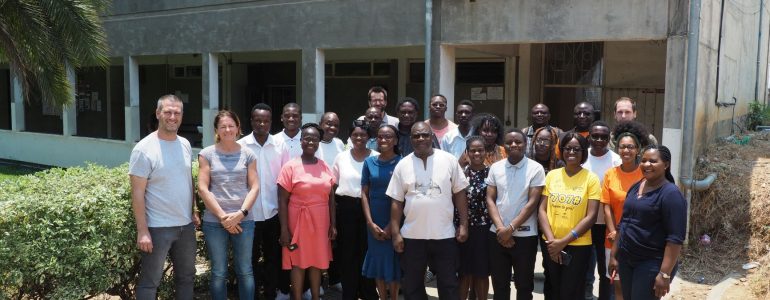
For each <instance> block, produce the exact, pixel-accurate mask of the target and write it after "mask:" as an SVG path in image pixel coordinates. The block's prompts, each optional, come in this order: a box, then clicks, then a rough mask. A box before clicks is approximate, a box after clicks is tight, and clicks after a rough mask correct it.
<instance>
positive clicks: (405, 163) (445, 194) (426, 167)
mask: <svg viewBox="0 0 770 300" xmlns="http://www.w3.org/2000/svg"><path fill="white" fill-rule="evenodd" d="M467 186H468V179H467V178H466V177H465V174H463V171H462V169H460V164H459V163H457V158H455V157H454V156H452V154H449V153H448V152H445V151H442V150H439V149H433V154H432V155H430V156H428V158H427V159H426V162H425V163H424V164H423V160H422V159H420V158H419V157H417V156H415V155H414V153H412V154H409V155H407V156H406V157H404V158H403V159H401V161H400V162H398V164H397V165H396V168H395V170H393V177H391V178H390V183H389V184H388V190H387V191H386V192H385V194H386V195H388V196H389V197H391V198H393V199H395V200H397V201H402V202H404V216H405V219H404V225H403V226H402V227H401V235H402V236H403V237H404V238H408V239H423V240H441V239H448V238H453V237H454V236H455V226H454V222H453V219H454V203H453V202H452V195H453V194H454V193H458V192H460V191H462V190H463V189H465V188H466V187H467Z"/></svg>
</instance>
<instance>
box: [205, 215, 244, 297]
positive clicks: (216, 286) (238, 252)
mask: <svg viewBox="0 0 770 300" xmlns="http://www.w3.org/2000/svg"><path fill="white" fill-rule="evenodd" d="M241 228H242V229H243V232H241V233H239V234H230V233H228V232H227V230H225V228H224V227H222V224H219V223H215V222H203V238H204V239H205V240H206V247H207V248H208V252H209V259H210V260H211V286H210V289H211V298H212V299H217V300H218V299H223V300H224V299H227V246H228V242H232V243H233V263H234V264H235V274H236V275H237V277H238V297H239V298H240V299H254V273H253V271H252V268H251V248H252V245H253V244H252V243H253V242H254V221H243V222H241Z"/></svg>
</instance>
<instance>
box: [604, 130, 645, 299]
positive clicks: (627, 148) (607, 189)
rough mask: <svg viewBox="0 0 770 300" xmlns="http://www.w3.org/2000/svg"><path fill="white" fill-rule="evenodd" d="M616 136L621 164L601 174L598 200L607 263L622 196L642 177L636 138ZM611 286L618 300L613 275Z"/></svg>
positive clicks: (617, 282) (617, 285) (625, 134)
mask: <svg viewBox="0 0 770 300" xmlns="http://www.w3.org/2000/svg"><path fill="white" fill-rule="evenodd" d="M616 136H617V137H618V139H617V140H616V141H615V142H616V145H617V149H618V154H620V159H621V161H622V164H621V165H620V166H617V167H614V168H611V169H609V170H607V172H606V173H605V174H604V181H603V182H602V196H601V199H600V200H601V203H602V209H604V218H605V221H606V224H607V235H606V237H607V238H606V239H605V241H604V247H605V253H606V255H605V257H606V259H607V263H609V257H610V250H611V249H612V243H614V242H615V236H616V234H617V231H616V230H617V226H618V223H620V218H621V217H622V216H623V204H624V203H625V199H626V192H627V191H628V189H629V188H630V187H631V186H632V185H633V184H634V183H636V182H638V181H639V180H641V179H642V177H643V176H642V171H641V169H640V168H639V162H638V154H639V150H640V148H641V146H642V144H641V143H640V141H639V136H637V135H636V134H634V133H631V132H623V133H620V134H617V135H616ZM644 137H645V136H644V135H642V139H644ZM605 276H607V277H610V278H612V277H611V276H610V274H605ZM614 282H615V284H614V285H615V298H616V299H620V300H622V299H623V294H622V291H621V289H620V278H619V276H617V274H615V275H614Z"/></svg>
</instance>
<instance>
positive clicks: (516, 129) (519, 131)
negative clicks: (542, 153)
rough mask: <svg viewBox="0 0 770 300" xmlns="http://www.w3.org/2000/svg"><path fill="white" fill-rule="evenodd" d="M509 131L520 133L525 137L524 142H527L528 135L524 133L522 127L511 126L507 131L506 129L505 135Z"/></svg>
mask: <svg viewBox="0 0 770 300" xmlns="http://www.w3.org/2000/svg"><path fill="white" fill-rule="evenodd" d="M509 133H518V134H521V136H523V137H524V142H525V143H526V142H527V135H526V134H524V131H521V129H518V128H511V129H508V130H506V131H505V134H503V136H506V135H508V134H509Z"/></svg>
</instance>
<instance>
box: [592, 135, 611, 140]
mask: <svg viewBox="0 0 770 300" xmlns="http://www.w3.org/2000/svg"><path fill="white" fill-rule="evenodd" d="M591 139H592V140H594V141H608V140H609V139H610V136H609V135H608V134H592V135H591Z"/></svg>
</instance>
